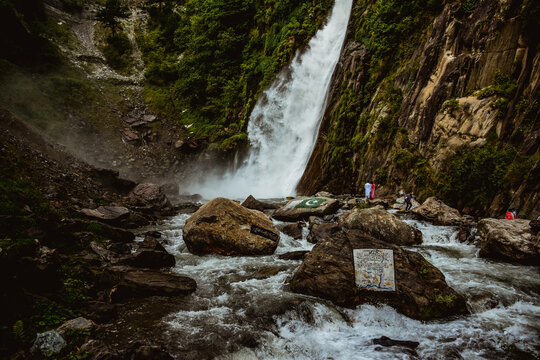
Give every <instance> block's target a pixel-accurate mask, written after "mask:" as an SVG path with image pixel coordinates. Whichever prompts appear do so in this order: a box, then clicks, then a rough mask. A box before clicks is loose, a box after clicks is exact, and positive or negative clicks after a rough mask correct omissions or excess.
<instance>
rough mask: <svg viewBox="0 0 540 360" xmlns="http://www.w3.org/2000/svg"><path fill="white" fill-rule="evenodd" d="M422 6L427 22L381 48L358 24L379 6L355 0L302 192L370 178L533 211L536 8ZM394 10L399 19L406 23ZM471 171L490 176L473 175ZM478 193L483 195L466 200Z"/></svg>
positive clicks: (461, 201)
mask: <svg viewBox="0 0 540 360" xmlns="http://www.w3.org/2000/svg"><path fill="white" fill-rule="evenodd" d="M411 3H414V4H417V5H420V6H421V5H422V4H421V3H422V2H421V1H420V2H419V1H411ZM418 3H419V4H418ZM428 3H429V2H428ZM419 11H421V12H424V13H425V14H424V15H422V14H421V13H418V14H417V15H416V16H418V17H419V18H421V17H422V16H424V20H423V21H422V22H420V23H418V24H417V25H416V26H417V28H416V29H414V30H409V31H402V32H401V33H400V32H399V30H398V31H397V35H399V36H400V37H399V41H398V42H397V43H396V44H395V45H396V46H395V47H394V48H392V50H391V51H389V52H388V53H387V54H386V55H383V56H381V53H380V51H379V49H378V48H377V47H376V46H374V45H373V43H375V44H376V43H377V41H379V42H382V41H383V40H385V38H384V35H378V34H376V30H374V32H375V35H371V37H370V35H369V33H368V32H366V31H363V30H364V29H365V28H366V27H369V26H370V25H371V26H373V23H369V21H370V16H371V15H372V14H375V13H377V12H378V16H379V17H378V19H381V12H383V15H384V9H383V4H382V3H380V1H357V2H356V3H355V5H354V9H353V16H352V18H351V20H350V24H349V30H348V36H347V39H346V43H345V44H344V47H343V50H342V55H341V60H340V63H339V65H338V68H337V70H336V73H335V74H334V79H333V84H332V87H331V91H330V94H329V102H328V108H327V110H326V113H325V116H324V119H323V123H322V126H321V130H320V133H319V138H318V141H317V144H316V147H315V150H314V152H313V155H312V157H311V159H310V161H309V164H308V167H307V169H306V172H305V174H304V176H303V178H302V180H301V182H300V184H299V191H300V192H302V193H313V192H315V191H318V190H322V189H324V190H328V191H332V192H336V193H343V192H345V193H347V192H359V191H360V190H359V189H360V188H361V187H362V185H363V183H364V182H366V181H368V180H370V181H372V182H376V183H378V184H380V185H382V186H381V187H379V189H380V190H382V191H383V192H386V191H388V192H389V191H396V190H398V189H400V188H407V189H409V188H410V189H415V190H416V191H417V192H421V193H422V194H421V195H422V196H428V195H430V194H433V193H435V194H437V195H439V196H441V197H443V198H446V200H448V201H449V202H450V203H452V204H453V205H455V206H457V207H458V208H460V209H462V210H463V209H465V210H466V211H467V210H468V211H470V212H473V211H474V210H476V211H477V212H487V213H489V214H490V215H492V216H497V215H500V213H501V211H502V210H504V208H505V207H507V206H512V207H515V208H518V209H520V210H521V211H522V214H523V215H525V216H529V217H531V218H532V217H536V216H538V215H540V206H539V204H538V199H539V197H540V196H539V190H540V189H539V181H538V179H540V177H539V175H540V173H539V172H540V171H539V163H538V160H539V144H540V140H539V137H538V135H539V132H540V122H539V121H538V116H539V115H538V114H539V111H538V98H539V97H538V87H539V81H538V78H539V74H540V72H539V70H540V68H539V67H540V55H539V52H538V44H539V42H538V35H536V34H537V33H538V29H537V28H538V22H537V20H532V19H534V16H535V15H534V14H538V12H539V10H538V5H536V4H533V2H532V1H518V0H516V1H504V0H500V1H482V0H478V1H462V2H447V3H446V5H445V6H444V7H441V8H438V9H437V8H434V9H430V8H429V6H427V5H426V8H425V9H422V10H419ZM393 16H394V17H395V19H393V20H394V22H395V24H396V26H398V28H399V26H400V25H401V24H407V23H406V20H407V19H403V18H401V19H402V20H400V14H399V12H398V13H397V14H393ZM381 21H382V20H379V23H378V24H379V25H380V24H381ZM400 21H401V22H400ZM382 25H383V26H384V25H385V24H384V23H383V24H382ZM535 31H536V32H535ZM377 36H378V37H377ZM488 150H489V151H488ZM482 151H484V152H489V153H490V155H489V154H488V155H486V154H484V155H480V154H481V153H482ZM465 154H467V155H465ZM471 154H474V155H471ZM486 156H487V158H489V156H492V157H493V159H491V160H492V161H491V162H489V161H488V162H486ZM479 158H482V159H483V160H479ZM464 159H468V160H465V161H464ZM457 163H459V164H460V166H457V165H456V164H457ZM340 164H341V165H340ZM471 164H475V167H476V168H479V169H480V170H478V169H476V170H475V169H469V170H467V169H468V168H467V166H470V165H471ZM518 168H519V171H518V170H517V169H518ZM477 170H478V177H481V178H490V180H489V182H487V183H486V182H484V181H483V179H478V181H477V182H476V183H474V182H475V181H474V177H473V178H472V179H471V176H472V175H471V174H472V173H473V172H475V171H477ZM460 172H461V173H460ZM482 175H485V176H482ZM461 182H466V184H465V185H466V186H465V187H463V188H461V189H454V193H452V192H451V191H450V190H449V186H454V187H456V184H460V183H461ZM457 187H458V188H459V186H457ZM475 190H478V191H479V192H478V193H481V196H480V195H479V196H477V197H472V196H470V197H469V195H468V194H470V193H472V192H474V191H475ZM482 201H483V203H484V204H488V205H487V206H483V208H482V207H481V206H480V205H479V204H480V202H482Z"/></svg>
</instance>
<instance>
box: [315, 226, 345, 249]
mask: <svg viewBox="0 0 540 360" xmlns="http://www.w3.org/2000/svg"><path fill="white" fill-rule="evenodd" d="M340 229H341V228H340V227H339V226H338V224H337V223H328V224H320V225H317V224H314V225H313V226H312V227H311V229H310V230H309V234H308V236H307V241H309V242H310V243H312V244H316V243H317V242H318V241H319V240H321V239H324V238H326V237H328V236H331V235H332V234H333V233H335V232H336V231H339V230H340Z"/></svg>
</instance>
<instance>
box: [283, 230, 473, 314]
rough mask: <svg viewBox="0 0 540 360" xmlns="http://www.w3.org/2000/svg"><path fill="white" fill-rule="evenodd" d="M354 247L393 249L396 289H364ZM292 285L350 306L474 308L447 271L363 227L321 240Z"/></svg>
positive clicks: (427, 310) (428, 310) (407, 310)
mask: <svg viewBox="0 0 540 360" xmlns="http://www.w3.org/2000/svg"><path fill="white" fill-rule="evenodd" d="M353 249H392V250H393V251H394V269H395V283H396V291H371V290H365V289H362V290H360V289H359V288H358V287H357V286H356V284H355V278H354V263H353V255H352V252H353ZM290 288H291V290H292V291H294V292H298V293H302V294H306V295H312V296H317V297H320V298H324V299H328V300H331V301H332V302H334V303H336V304H338V305H340V306H346V307H354V306H356V305H359V304H364V303H372V304H387V305H389V306H392V307H394V308H395V309H396V310H397V311H399V312H401V313H403V314H405V315H406V316H409V317H411V318H413V319H423V320H428V319H435V318H442V317H446V316H451V315H456V314H466V313H468V310H467V307H466V303H465V299H464V298H463V297H462V296H461V295H459V294H458V293H456V292H455V291H454V290H453V289H452V288H450V287H449V286H448V285H447V284H446V281H445V279H444V275H443V274H442V273H441V272H440V271H439V270H438V269H437V268H436V267H435V266H433V265H431V264H430V263H429V262H427V261H426V260H425V259H424V257H423V256H422V255H420V254H418V253H415V252H411V251H407V250H404V249H402V248H400V247H398V246H395V245H392V244H389V243H385V242H382V241H380V240H377V239H375V238H373V237H371V236H369V235H367V234H365V233H364V232H363V231H360V230H349V229H343V230H340V231H337V232H335V233H333V234H332V236H331V237H327V238H324V239H321V240H319V242H318V243H317V244H316V245H315V247H314V248H313V249H312V250H311V252H310V253H309V254H307V255H306V257H305V260H304V262H303V263H302V265H301V266H300V268H299V269H298V271H297V272H296V273H295V274H294V276H293V278H292V280H291V283H290Z"/></svg>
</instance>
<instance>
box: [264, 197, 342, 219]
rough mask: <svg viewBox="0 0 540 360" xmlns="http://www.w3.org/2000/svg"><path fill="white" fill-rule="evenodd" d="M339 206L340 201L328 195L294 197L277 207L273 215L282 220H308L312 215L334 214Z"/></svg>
mask: <svg viewBox="0 0 540 360" xmlns="http://www.w3.org/2000/svg"><path fill="white" fill-rule="evenodd" d="M339 207H340V204H339V201H337V200H336V199H330V198H327V197H312V198H302V199H293V200H291V201H289V202H288V203H287V204H286V205H285V206H283V207H280V208H279V209H277V210H276V212H275V213H274V215H272V217H273V218H274V219H277V220H281V221H298V220H306V219H308V218H309V217H310V216H319V217H323V216H325V215H330V214H334V213H335V212H336V211H337V210H338V209H339Z"/></svg>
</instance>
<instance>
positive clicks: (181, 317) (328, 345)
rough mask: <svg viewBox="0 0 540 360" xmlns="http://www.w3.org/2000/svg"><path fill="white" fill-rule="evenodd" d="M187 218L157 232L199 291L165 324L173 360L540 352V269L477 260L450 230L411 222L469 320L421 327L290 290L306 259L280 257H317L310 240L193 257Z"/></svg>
mask: <svg viewBox="0 0 540 360" xmlns="http://www.w3.org/2000/svg"><path fill="white" fill-rule="evenodd" d="M188 217H189V215H179V216H177V217H175V218H173V219H172V220H170V221H169V222H167V223H165V224H164V225H163V226H162V227H161V228H160V229H159V230H160V231H161V232H162V234H163V241H164V242H165V245H166V248H167V250H168V251H170V252H171V253H173V254H174V255H175V256H176V259H177V265H176V267H175V268H174V269H173V271H174V272H175V273H177V274H182V275H187V276H189V277H192V278H194V279H195V280H196V281H197V284H198V288H197V291H196V292H195V293H193V294H192V295H191V296H190V297H188V298H187V299H186V300H185V303H184V304H183V305H182V307H181V309H179V310H178V311H176V312H174V313H172V314H170V315H169V316H167V317H165V318H164V319H163V321H164V323H165V324H166V326H167V330H166V333H165V334H164V337H166V339H168V341H169V342H170V343H169V349H168V350H170V351H171V354H173V355H174V354H175V351H174V349H175V348H176V349H178V354H184V353H183V352H182V351H184V350H185V349H190V350H191V351H193V352H195V355H193V356H195V357H194V358H218V359H329V358H331V359H459V358H463V359H494V358H513V356H514V355H515V352H516V351H518V352H519V351H522V352H526V353H528V354H532V355H533V356H534V355H538V354H539V353H540V340H539V339H540V336H539V335H540V297H539V295H540V276H539V270H538V268H536V267H531V266H519V265H513V264H506V263H496V262H491V261H489V260H485V259H480V258H478V257H476V247H475V246H474V245H473V244H463V243H459V242H458V241H457V240H456V238H457V237H456V229H455V228H453V227H446V226H433V225H430V224H427V223H424V222H419V221H413V220H407V222H408V223H409V224H411V225H413V226H415V227H417V228H418V229H419V230H421V231H422V234H423V236H424V244H422V245H419V246H415V247H411V248H410V250H413V251H418V252H420V253H422V254H423V255H424V256H425V257H426V259H427V260H428V261H430V262H431V263H433V264H434V265H435V266H437V267H438V268H439V269H440V270H441V271H442V272H443V274H444V275H445V277H446V280H447V282H448V283H449V285H450V286H452V287H453V288H454V289H455V290H456V291H458V292H459V293H461V294H462V295H464V296H465V297H466V299H467V302H468V304H469V307H470V310H471V313H472V314H471V315H468V316H460V317H455V318H452V319H445V320H440V321H433V322H421V321H417V320H413V319H410V318H408V317H406V316H404V315H402V314H399V313H397V312H396V311H395V310H394V309H393V308H390V307H388V306H373V305H363V306H359V307H357V308H356V309H343V308H339V307H336V306H334V305H333V304H331V303H329V302H327V301H324V300H320V299H316V298H313V297H309V296H303V295H299V294H294V293H291V292H289V291H288V289H287V283H288V279H289V277H290V276H291V275H292V274H294V272H295V271H296V270H297V268H298V266H299V265H300V261H285V260H281V259H279V257H278V255H279V254H282V253H285V252H288V251H295V250H301V249H304V250H310V249H311V248H312V247H313V245H312V244H310V243H308V242H307V241H306V235H307V233H306V232H304V236H303V238H302V239H300V240H294V239H292V238H290V237H288V236H287V235H285V234H283V233H282V234H281V240H280V244H279V246H278V249H277V250H276V254H274V255H271V256H256V257H249V256H247V257H224V256H216V255H209V256H195V255H192V254H190V253H189V252H188V251H187V249H186V246H185V243H184V241H183V238H182V230H181V228H182V227H183V226H184V224H185V221H186V219H187V218H188ZM276 223H277V225H280V223H279V222H276ZM381 336H387V337H390V338H392V339H396V340H409V341H417V342H419V346H418V348H417V349H416V352H414V351H412V350H410V349H407V348H404V347H399V346H394V347H389V348H386V347H381V346H379V345H374V344H373V343H372V340H373V339H374V338H379V337H381ZM512 349H513V351H514V353H510V352H509V351H510V350H512Z"/></svg>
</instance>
